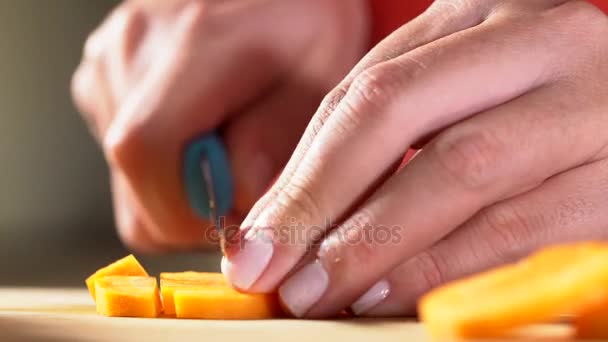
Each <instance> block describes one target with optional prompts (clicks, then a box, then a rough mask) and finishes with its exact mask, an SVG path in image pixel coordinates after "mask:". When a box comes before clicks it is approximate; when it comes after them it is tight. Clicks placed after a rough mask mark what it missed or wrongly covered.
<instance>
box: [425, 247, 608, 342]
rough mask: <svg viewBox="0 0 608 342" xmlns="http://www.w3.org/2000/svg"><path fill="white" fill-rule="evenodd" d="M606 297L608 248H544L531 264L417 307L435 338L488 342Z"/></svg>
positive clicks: (489, 275) (436, 295) (437, 294)
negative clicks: (506, 333)
mask: <svg viewBox="0 0 608 342" xmlns="http://www.w3.org/2000/svg"><path fill="white" fill-rule="evenodd" d="M607 292H608V245H607V244H601V243H580V244H575V245H565V246H557V247H551V248H547V249H546V250H543V251H541V252H538V253H536V254H534V255H532V256H530V257H529V258H527V259H525V260H523V261H521V262H519V263H516V264H513V265H507V266H504V267H501V268H498V269H496V270H491V271H488V272H484V273H482V274H480V275H477V276H474V277H472V278H469V279H463V280H460V281H456V282H453V283H451V284H448V285H445V286H443V287H441V288H438V289H436V290H434V291H431V292H430V293H429V294H427V295H426V296H424V297H423V298H422V299H421V301H420V303H419V312H420V317H421V319H422V320H423V321H424V322H425V324H426V326H427V327H428V329H429V330H430V332H431V334H432V335H434V336H436V337H445V336H450V335H451V336H458V337H488V336H497V335H501V334H502V333H505V332H507V331H508V330H509V329H512V328H517V327H520V326H522V325H525V324H531V323H543V322H550V321H552V320H554V319H556V318H558V317H559V315H560V314H563V313H568V314H574V315H576V314H578V313H581V312H583V311H584V310H585V309H586V308H589V307H590V306H591V305H593V304H594V303H596V302H597V298H598V296H603V295H604V294H606V293H607Z"/></svg>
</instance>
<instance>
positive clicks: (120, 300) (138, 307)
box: [95, 276, 162, 318]
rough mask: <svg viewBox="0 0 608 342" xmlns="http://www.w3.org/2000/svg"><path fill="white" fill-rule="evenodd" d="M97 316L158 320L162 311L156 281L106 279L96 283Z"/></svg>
mask: <svg viewBox="0 0 608 342" xmlns="http://www.w3.org/2000/svg"><path fill="white" fill-rule="evenodd" d="M95 293H96V301H95V302H96V305H97V313H99V314H102V315H105V316H113V317H148V318H152V317H157V316H158V315H159V314H160V313H161V311H162V304H161V302H160V295H159V293H158V286H157V285H156V278H154V277H134V276H106V277H101V278H97V279H96V280H95Z"/></svg>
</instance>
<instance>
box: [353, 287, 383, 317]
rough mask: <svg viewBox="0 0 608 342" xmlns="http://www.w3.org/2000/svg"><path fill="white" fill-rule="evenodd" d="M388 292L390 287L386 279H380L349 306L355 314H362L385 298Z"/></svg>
mask: <svg viewBox="0 0 608 342" xmlns="http://www.w3.org/2000/svg"><path fill="white" fill-rule="evenodd" d="M390 292H391V288H390V285H389V283H388V281H386V280H380V281H379V282H377V283H376V284H375V285H374V286H372V287H371V288H370V289H369V290H367V292H365V294H363V296H361V297H360V298H359V299H357V301H356V302H354V303H353V304H352V305H351V307H350V308H351V309H352V310H353V312H354V313H355V315H361V314H364V313H365V312H367V311H368V310H370V309H371V308H373V307H374V306H376V305H378V304H379V303H380V302H382V301H383V300H384V299H386V297H388V295H389V293H390Z"/></svg>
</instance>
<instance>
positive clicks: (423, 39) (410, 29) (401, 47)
mask: <svg viewBox="0 0 608 342" xmlns="http://www.w3.org/2000/svg"><path fill="white" fill-rule="evenodd" d="M453 6H454V5H453V3H452V2H450V1H435V2H433V5H432V6H430V7H429V8H428V9H427V10H426V11H425V12H424V13H423V14H421V15H420V16H419V17H417V18H416V19H414V20H412V21H411V22H410V23H408V24H407V25H404V26H402V27H401V28H400V29H398V30H397V31H396V32H394V33H393V34H392V35H391V36H390V37H389V38H390V39H386V40H385V41H383V42H381V43H379V44H378V45H377V46H376V47H374V48H373V49H372V50H371V51H370V52H369V53H368V54H367V55H366V56H364V57H363V58H362V59H361V61H360V62H359V63H357V65H356V66H355V67H354V68H353V69H352V70H351V72H350V73H349V74H348V75H347V76H346V78H345V79H344V80H343V81H342V82H340V84H339V85H338V86H336V87H335V89H334V90H332V91H331V92H330V93H329V94H328V95H327V96H326V97H325V99H324V100H323V102H322V103H321V106H320V107H319V108H318V110H317V112H316V114H315V115H314V116H313V119H312V121H311V123H310V124H309V125H308V127H307V129H306V130H305V133H304V135H303V137H302V139H301V141H300V143H299V145H298V146H297V149H296V150H295V151H294V153H293V156H292V158H291V159H290V160H289V163H288V164H287V166H286V167H285V171H284V172H283V173H282V174H281V177H280V178H279V179H278V180H277V182H276V184H275V186H274V187H273V189H272V191H271V192H269V194H268V196H265V197H264V198H262V199H261V200H259V201H258V205H257V206H256V207H255V208H253V210H252V211H251V212H250V213H249V215H248V217H247V218H246V219H245V221H244V222H243V227H250V226H251V225H252V224H253V222H254V221H255V219H256V218H257V217H258V216H259V215H260V213H261V211H262V210H263V209H264V208H265V207H266V206H267V204H268V203H269V202H270V201H272V200H274V199H275V198H276V196H277V193H279V192H280V190H281V189H282V188H283V187H285V185H286V184H287V183H288V181H289V179H290V178H291V177H292V176H293V174H294V173H295V171H296V167H297V166H298V164H299V163H300V162H301V161H302V159H303V158H304V156H305V155H306V151H307V150H308V149H309V148H310V146H311V144H312V141H313V140H314V139H315V137H316V136H317V134H318V133H319V131H320V129H321V127H322V126H323V124H324V122H325V121H326V120H327V118H328V117H329V115H331V114H332V113H333V112H334V111H335V110H336V107H337V106H338V104H340V103H341V101H342V99H343V98H344V96H345V95H346V92H347V90H348V89H349V88H350V85H351V83H352V82H353V80H354V78H356V77H357V76H358V75H359V74H360V73H362V72H363V71H365V70H367V69H369V68H372V67H373V66H376V65H378V64H380V63H382V62H386V61H389V60H391V59H393V58H395V57H397V56H400V55H401V54H404V53H406V52H409V51H412V50H414V49H416V48H418V47H420V46H423V45H426V44H428V43H430V42H432V41H435V40H437V39H439V38H442V37H445V36H448V35H450V34H452V33H455V32H458V31H461V30H464V29H466V28H469V27H472V26H475V25H477V24H479V23H481V21H482V19H483V18H484V16H485V15H486V14H487V11H484V10H480V11H472V10H470V9H469V8H458V9H454V8H453ZM393 39H397V40H398V41H399V44H394V43H393ZM395 46H396V47H395Z"/></svg>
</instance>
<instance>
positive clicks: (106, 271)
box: [86, 255, 148, 299]
mask: <svg viewBox="0 0 608 342" xmlns="http://www.w3.org/2000/svg"><path fill="white" fill-rule="evenodd" d="M111 275H123V276H144V277H147V276H148V273H147V272H146V270H144V268H143V267H142V266H141V264H140V263H139V262H138V261H137V259H135V257H134V256H133V255H129V256H126V257H124V258H122V259H120V260H118V261H115V262H113V263H111V264H110V265H108V266H106V267H104V268H101V269H99V270H98V271H97V272H95V273H94V274H93V275H91V276H90V277H88V278H87V280H86V283H87V287H88V288H89V292H90V293H91V296H93V299H95V297H96V296H95V280H96V279H98V278H101V277H105V276H111Z"/></svg>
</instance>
